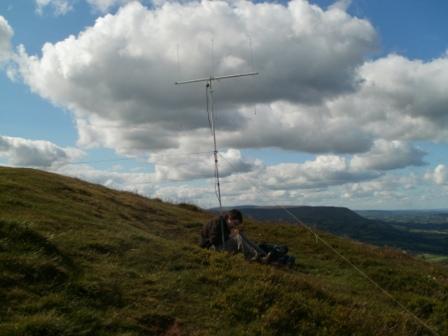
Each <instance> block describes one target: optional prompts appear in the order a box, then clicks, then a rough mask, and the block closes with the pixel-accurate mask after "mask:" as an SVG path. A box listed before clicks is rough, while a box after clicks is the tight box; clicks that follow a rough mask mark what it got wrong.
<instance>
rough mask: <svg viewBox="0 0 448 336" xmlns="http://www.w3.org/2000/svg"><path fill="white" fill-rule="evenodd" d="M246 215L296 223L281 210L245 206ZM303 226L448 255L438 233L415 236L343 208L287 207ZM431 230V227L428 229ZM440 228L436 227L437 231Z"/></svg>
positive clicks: (446, 242)
mask: <svg viewBox="0 0 448 336" xmlns="http://www.w3.org/2000/svg"><path fill="white" fill-rule="evenodd" d="M240 208H241V209H242V211H243V212H244V214H245V215H247V216H250V217H252V218H254V219H257V220H262V221H269V222H286V223H296V220H295V219H294V217H292V216H291V215H290V214H289V213H288V212H287V211H285V210H284V209H282V208H280V207H260V206H243V207H240ZM285 208H286V209H287V210H288V211H289V212H291V213H292V214H294V216H296V217H297V218H298V219H300V220H301V221H302V222H304V223H306V224H309V225H311V227H315V228H318V229H320V230H324V231H327V232H331V233H333V234H336V235H340V236H346V237H350V238H352V239H356V240H359V241H362V242H367V243H371V244H375V245H379V246H393V247H396V248H400V249H404V250H407V251H411V252H415V253H432V254H440V255H448V235H441V234H438V233H434V232H411V231H409V230H406V228H404V227H397V226H396V225H393V224H391V223H387V222H385V221H381V220H371V219H367V218H364V217H362V216H360V215H359V214H357V213H356V212H354V211H352V210H350V209H348V208H343V207H329V206H316V207H312V206H288V207H285ZM428 228H429V226H428ZM437 228H439V226H435V229H437Z"/></svg>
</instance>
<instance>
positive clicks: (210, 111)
mask: <svg viewBox="0 0 448 336" xmlns="http://www.w3.org/2000/svg"><path fill="white" fill-rule="evenodd" d="M256 75H258V72H248V73H238V74H231V75H224V76H218V77H215V76H213V75H210V76H209V77H204V78H197V79H190V80H186V81H179V82H175V84H176V85H182V84H191V83H200V82H205V92H206V108H207V115H208V120H209V123H210V129H211V133H212V136H213V156H214V163H215V189H216V196H217V198H218V202H219V211H220V214H221V215H223V210H222V201H221V185H220V182H219V165H218V146H217V142H216V127H215V104H214V99H213V92H214V89H213V85H214V82H215V81H219V80H223V79H230V78H240V77H247V76H256ZM222 225H223V224H222V223H221V232H222V234H223V235H222V242H223V247H224V230H223V228H222Z"/></svg>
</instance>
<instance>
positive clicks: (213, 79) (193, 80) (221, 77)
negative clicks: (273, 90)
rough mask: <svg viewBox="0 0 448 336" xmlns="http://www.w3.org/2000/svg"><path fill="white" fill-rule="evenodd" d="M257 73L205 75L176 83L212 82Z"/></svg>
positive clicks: (255, 73)
mask: <svg viewBox="0 0 448 336" xmlns="http://www.w3.org/2000/svg"><path fill="white" fill-rule="evenodd" d="M255 75H258V72H248V73H241V74H235V75H226V76H218V77H215V76H210V77H204V78H198V79H191V80H187V81H181V82H175V83H174V84H176V85H179V84H189V83H198V82H211V81H215V80H220V79H227V78H235V77H246V76H255Z"/></svg>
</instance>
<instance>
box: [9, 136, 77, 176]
mask: <svg viewBox="0 0 448 336" xmlns="http://www.w3.org/2000/svg"><path fill="white" fill-rule="evenodd" d="M81 156H82V152H81V151H80V150H79V149H76V148H63V147H59V146H57V145H55V144H54V143H52V142H49V141H44V140H30V139H24V138H19V137H8V136H0V157H6V159H7V160H8V163H9V164H12V165H14V166H25V167H41V168H49V167H52V166H58V165H60V164H63V163H65V162H67V161H71V160H73V159H76V158H79V157H81Z"/></svg>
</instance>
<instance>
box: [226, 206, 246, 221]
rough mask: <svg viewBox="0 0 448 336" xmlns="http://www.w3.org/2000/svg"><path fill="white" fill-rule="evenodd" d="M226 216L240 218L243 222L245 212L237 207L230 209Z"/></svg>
mask: <svg viewBox="0 0 448 336" xmlns="http://www.w3.org/2000/svg"><path fill="white" fill-rule="evenodd" d="M225 217H226V218H230V219H238V220H239V221H240V222H241V223H242V222H243V214H242V213H241V211H239V210H237V209H232V210H230V211H228V212H227V213H226V216H225Z"/></svg>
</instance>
